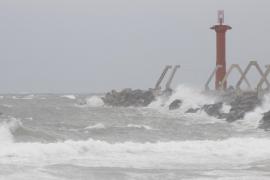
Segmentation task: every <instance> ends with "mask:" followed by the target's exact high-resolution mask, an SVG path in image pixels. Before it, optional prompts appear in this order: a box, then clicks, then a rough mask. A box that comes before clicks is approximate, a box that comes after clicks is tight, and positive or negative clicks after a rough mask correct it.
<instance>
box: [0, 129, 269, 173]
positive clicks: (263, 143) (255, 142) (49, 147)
mask: <svg viewBox="0 0 270 180" xmlns="http://www.w3.org/2000/svg"><path fill="white" fill-rule="evenodd" d="M9 135H10V134H9ZM8 138H9V137H8ZM1 144H2V145H3V142H1ZM269 157H270V140H269V139H264V138H230V139H226V140H219V141H210V140H203V141H170V142H156V143H149V142H148V143H135V142H124V143H114V144H111V143H108V142H105V141H99V140H93V139H88V140H86V141H71V140H68V141H64V142H56V143H47V144H45V143H38V142H37V143H14V142H13V143H12V142H9V143H5V144H4V145H3V146H2V147H1V149H0V160H1V162H2V163H7V164H10V163H11V164H12V163H14V164H20V163H29V164H33V163H34V164H38V165H42V164H51V163H72V164H77V165H84V166H90V167H123V168H124V167H132V168H173V169H175V168H176V169H177V168H178V167H179V168H180V167H181V168H190V167H193V168H196V167H201V166H207V167H209V168H216V167H217V166H219V165H221V166H222V167H226V166H228V167H233V166H237V167H238V166H239V165H245V164H247V163H253V162H254V163H255V162H257V161H264V160H269V159H270V158H269ZM184 164H185V166H183V165H184ZM181 165H182V166H181Z"/></svg>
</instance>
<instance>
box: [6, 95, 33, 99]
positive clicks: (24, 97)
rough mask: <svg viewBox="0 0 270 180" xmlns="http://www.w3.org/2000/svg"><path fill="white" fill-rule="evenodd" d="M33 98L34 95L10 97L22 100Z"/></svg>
mask: <svg viewBox="0 0 270 180" xmlns="http://www.w3.org/2000/svg"><path fill="white" fill-rule="evenodd" d="M34 97H35V95H33V94H30V95H25V96H19V97H18V96H12V97H11V98H12V99H24V100H31V99H33V98H34Z"/></svg>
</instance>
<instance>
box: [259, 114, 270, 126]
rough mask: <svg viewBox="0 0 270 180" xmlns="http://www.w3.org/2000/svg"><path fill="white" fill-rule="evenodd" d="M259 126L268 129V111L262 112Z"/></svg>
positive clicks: (269, 120) (269, 118) (269, 119)
mask: <svg viewBox="0 0 270 180" xmlns="http://www.w3.org/2000/svg"><path fill="white" fill-rule="evenodd" d="M259 127H260V128H262V129H264V130H269V129H270V111H268V112H266V113H264V114H263V118H262V120H261V122H260V125H259Z"/></svg>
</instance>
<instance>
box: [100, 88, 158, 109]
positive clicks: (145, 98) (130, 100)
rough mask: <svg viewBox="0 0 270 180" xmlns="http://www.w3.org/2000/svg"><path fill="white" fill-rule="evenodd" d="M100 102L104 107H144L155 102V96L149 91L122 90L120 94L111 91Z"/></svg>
mask: <svg viewBox="0 0 270 180" xmlns="http://www.w3.org/2000/svg"><path fill="white" fill-rule="evenodd" d="M102 100H103V101H104V103H105V104H106V105H110V106H118V107H119V106H121V107H129V106H135V107H140V106H142V107H144V106H147V105H149V104H150V103H151V102H153V101H154V100H155V96H154V94H153V92H152V91H151V90H140V89H136V90H132V89H129V88H128V89H124V90H122V91H120V92H117V91H115V90H112V91H111V92H109V93H107V94H106V95H105V96H104V97H103V98H102Z"/></svg>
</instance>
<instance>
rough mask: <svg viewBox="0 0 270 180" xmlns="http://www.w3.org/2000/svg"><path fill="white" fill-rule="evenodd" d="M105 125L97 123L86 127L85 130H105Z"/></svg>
mask: <svg viewBox="0 0 270 180" xmlns="http://www.w3.org/2000/svg"><path fill="white" fill-rule="evenodd" d="M105 128H106V127H105V125H104V124H102V123H97V124H94V125H90V126H87V127H86V128H85V129H105Z"/></svg>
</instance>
